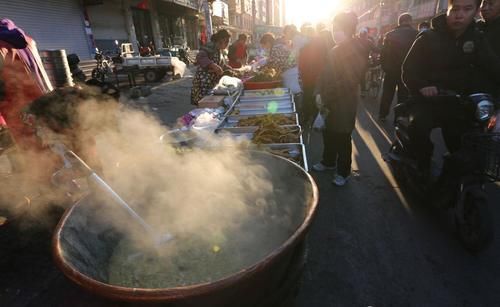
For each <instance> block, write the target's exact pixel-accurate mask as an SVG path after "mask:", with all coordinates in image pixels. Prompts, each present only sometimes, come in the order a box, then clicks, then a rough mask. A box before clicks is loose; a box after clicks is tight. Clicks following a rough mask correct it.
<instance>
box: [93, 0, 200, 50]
mask: <svg viewBox="0 0 500 307" xmlns="http://www.w3.org/2000/svg"><path fill="white" fill-rule="evenodd" d="M86 11H87V13H88V16H89V19H90V23H91V27H92V32H93V34H94V41H95V44H96V46H97V47H98V48H99V49H102V50H109V51H113V50H115V49H116V48H117V44H118V45H119V44H120V43H121V42H124V41H127V42H130V43H132V45H133V46H134V49H135V50H139V48H140V47H141V46H151V45H152V46H154V47H155V48H156V49H160V48H165V47H168V46H171V45H173V44H181V43H185V44H187V46H189V47H190V48H198V36H199V20H198V18H199V2H198V0H102V1H93V3H91V4H89V5H87V6H86Z"/></svg>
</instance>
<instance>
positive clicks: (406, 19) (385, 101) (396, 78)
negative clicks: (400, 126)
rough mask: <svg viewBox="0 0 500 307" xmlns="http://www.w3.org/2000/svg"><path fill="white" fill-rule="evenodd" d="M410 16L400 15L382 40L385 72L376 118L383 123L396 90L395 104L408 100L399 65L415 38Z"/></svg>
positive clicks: (382, 60) (381, 57)
mask: <svg viewBox="0 0 500 307" xmlns="http://www.w3.org/2000/svg"><path fill="white" fill-rule="evenodd" d="M412 20H413V19H412V16H411V15H410V14H408V13H404V14H401V15H400V16H399V19H398V26H397V27H396V28H395V29H394V30H392V31H390V32H389V33H387V34H386V35H385V38H384V42H383V45H382V50H381V54H380V64H381V65H382V69H383V70H384V72H385V78H384V85H383V89H382V97H381V99H380V109H379V113H378V118H379V120H381V121H385V119H386V117H387V115H389V113H390V110H391V105H392V100H393V99H394V93H395V92H396V88H397V102H398V103H402V102H405V101H406V100H407V99H408V90H407V89H406V88H405V86H404V84H403V82H402V81H401V64H403V61H404V59H405V57H406V54H407V53H408V50H410V47H411V45H412V44H413V41H415V38H416V36H417V30H415V29H414V28H413V27H412V26H411V23H412Z"/></svg>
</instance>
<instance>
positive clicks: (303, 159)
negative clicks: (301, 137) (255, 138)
mask: <svg viewBox="0 0 500 307" xmlns="http://www.w3.org/2000/svg"><path fill="white" fill-rule="evenodd" d="M257 148H258V149H261V150H265V151H269V150H268V149H270V150H275V151H281V150H285V151H288V152H289V155H290V156H291V157H287V155H282V154H277V153H276V152H274V153H273V152H272V151H269V152H271V153H272V154H276V155H278V156H281V157H284V158H287V159H290V160H291V161H293V162H295V163H297V164H299V165H300V166H302V167H303V168H304V170H305V171H306V172H308V171H309V166H308V164H307V156H306V147H305V146H304V144H302V143H284V144H261V145H259V146H258V147H257ZM294 157H295V159H294ZM297 160H298V161H297Z"/></svg>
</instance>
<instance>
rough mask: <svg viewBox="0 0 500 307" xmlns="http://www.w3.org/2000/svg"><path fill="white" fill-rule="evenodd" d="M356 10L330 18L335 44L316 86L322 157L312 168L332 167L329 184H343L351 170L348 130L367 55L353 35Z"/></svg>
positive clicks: (354, 111) (317, 169) (357, 98)
mask: <svg viewBox="0 0 500 307" xmlns="http://www.w3.org/2000/svg"><path fill="white" fill-rule="evenodd" d="M357 23H358V18H357V16H356V14H354V13H352V12H349V13H340V14H338V15H336V16H335V18H334V20H333V39H334V41H335V44H336V45H335V47H333V49H332V50H331V51H330V52H329V54H328V61H327V63H326V65H325V69H324V71H323V73H322V76H321V80H320V82H319V87H318V90H317V91H318V93H319V97H318V102H321V104H322V106H321V108H323V109H325V110H326V111H324V112H326V113H327V116H326V122H325V126H326V127H325V130H324V132H323V143H324V150H323V160H322V161H321V162H319V163H317V164H315V165H314V166H313V169H314V170H316V171H324V170H327V169H332V170H333V169H336V174H335V176H334V179H333V184H335V185H337V186H343V185H345V184H346V182H347V180H348V179H349V176H350V174H351V162H352V158H351V155H352V144H351V134H352V131H353V130H354V124H355V121H356V111H357V108H358V102H359V99H360V97H359V86H360V84H361V79H362V78H363V77H364V72H365V71H366V66H367V65H368V59H367V58H366V57H365V55H364V46H363V45H362V44H361V42H360V41H359V39H357V38H356V37H355V33H356V26H357Z"/></svg>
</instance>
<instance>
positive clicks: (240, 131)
mask: <svg viewBox="0 0 500 307" xmlns="http://www.w3.org/2000/svg"><path fill="white" fill-rule="evenodd" d="M282 127H293V128H295V127H298V128H299V142H298V143H301V144H304V140H303V138H302V128H301V127H300V126H298V125H286V126H282ZM258 129H259V127H233V128H218V129H216V130H215V133H217V134H220V135H228V134H229V135H230V136H231V137H233V138H236V139H239V140H251V139H252V138H253V135H254V133H255V131H257V130H258Z"/></svg>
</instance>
